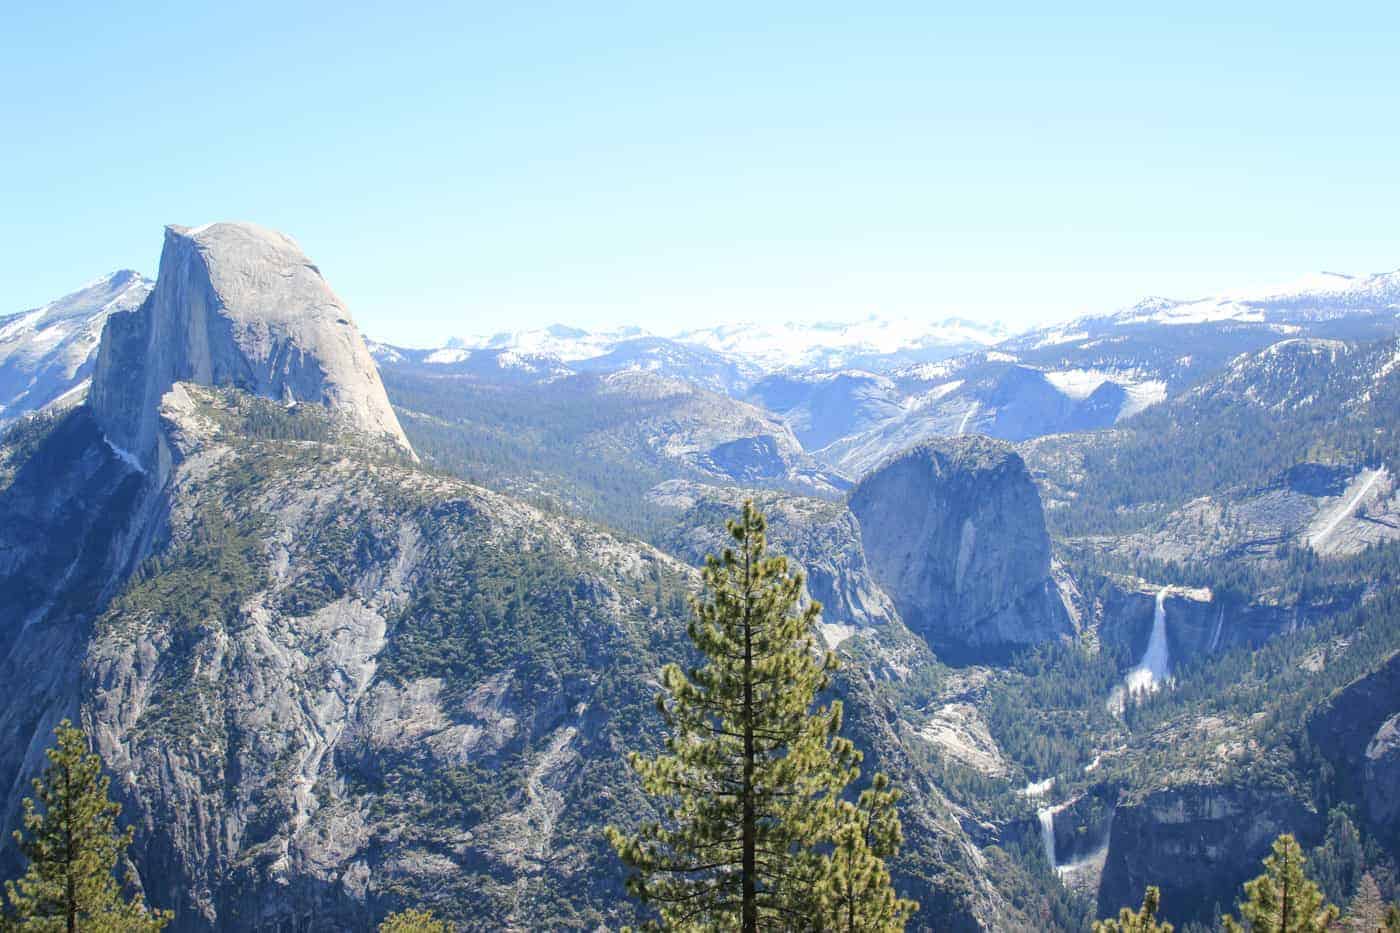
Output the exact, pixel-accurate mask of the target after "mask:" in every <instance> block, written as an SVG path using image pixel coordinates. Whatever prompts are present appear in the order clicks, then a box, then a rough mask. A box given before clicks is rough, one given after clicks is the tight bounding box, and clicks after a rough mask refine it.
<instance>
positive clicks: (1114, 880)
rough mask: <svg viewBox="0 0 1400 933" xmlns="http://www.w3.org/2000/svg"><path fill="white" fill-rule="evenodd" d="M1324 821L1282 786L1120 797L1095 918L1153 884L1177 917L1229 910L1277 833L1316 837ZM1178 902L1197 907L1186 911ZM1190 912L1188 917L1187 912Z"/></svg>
mask: <svg viewBox="0 0 1400 933" xmlns="http://www.w3.org/2000/svg"><path fill="white" fill-rule="evenodd" d="M1322 830H1323V819H1322V817H1321V816H1319V815H1318V814H1317V812H1316V811H1315V810H1313V809H1311V808H1310V807H1309V806H1308V805H1307V803H1306V802H1304V801H1301V800H1299V799H1298V798H1297V797H1295V796H1293V795H1291V794H1289V793H1287V792H1286V791H1283V790H1279V789H1275V788H1269V787H1256V786H1250V785H1235V786H1231V785H1217V784H1202V785H1191V784H1188V785H1181V786H1176V787H1169V788H1164V789H1161V790H1158V791H1155V792H1152V793H1149V794H1146V795H1144V796H1143V797H1142V798H1141V799H1139V800H1137V801H1134V802H1124V803H1120V804H1119V806H1118V808H1117V810H1116V811H1115V813H1114V816H1113V826H1112V830H1111V831H1110V833H1109V844H1108V852H1107V857H1106V860H1105V864H1104V868H1103V880H1102V881H1101V883H1100V885H1099V893H1098V910H1099V916H1101V917H1104V916H1113V915H1115V914H1117V913H1118V910H1119V908H1120V907H1129V906H1133V905H1135V904H1137V903H1138V902H1140V901H1141V900H1142V891H1143V889H1144V888H1145V887H1146V886H1147V885H1149V884H1154V885H1157V886H1158V887H1160V888H1161V891H1162V902H1163V904H1165V905H1168V910H1169V911H1170V912H1169V916H1171V917H1172V918H1173V919H1174V920H1177V921H1187V920H1198V921H1201V922H1207V921H1209V919H1210V906H1211V905H1212V904H1219V905H1221V906H1222V907H1224V908H1226V909H1228V908H1229V906H1230V905H1231V904H1232V903H1234V901H1235V899H1236V898H1237V897H1238V896H1239V892H1240V888H1241V885H1243V884H1244V882H1245V881H1247V880H1249V879H1250V878H1252V877H1254V876H1255V875H1257V874H1258V873H1259V862H1260V860H1261V859H1262V858H1263V857H1264V856H1265V855H1267V854H1268V852H1269V846H1270V845H1271V844H1272V843H1273V841H1274V839H1276V838H1277V837H1278V836H1279V834H1281V833H1294V834H1296V835H1297V836H1298V838H1299V840H1300V841H1301V842H1302V843H1303V844H1304V845H1305V846H1311V845H1316V844H1317V843H1318V842H1320V841H1321V836H1322ZM1185 905H1196V906H1197V910H1196V911H1194V912H1193V911H1191V910H1190V909H1189V907H1186V906H1185ZM1193 913H1194V916H1193V915H1192V914H1193Z"/></svg>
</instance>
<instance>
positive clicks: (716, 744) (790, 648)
mask: <svg viewBox="0 0 1400 933" xmlns="http://www.w3.org/2000/svg"><path fill="white" fill-rule="evenodd" d="M728 527H729V532H730V534H731V535H732V537H733V546H732V547H729V548H726V549H725V550H724V551H723V553H722V554H721V555H720V556H718V557H713V556H712V557H710V558H709V559H708V560H707V561H706V565H705V570H704V577H703V579H704V593H703V595H702V596H701V598H699V599H697V600H696V601H695V602H694V605H693V609H694V613H693V618H692V620H691V623H690V627H689V634H690V638H691V640H692V641H693V642H694V644H695V646H696V648H698V649H699V651H700V653H701V654H702V655H703V656H704V664H703V666H699V667H695V668H692V669H690V670H689V671H683V670H682V669H681V667H680V666H679V665H676V664H670V665H667V666H666V668H665V669H663V670H662V672H661V686H662V688H663V692H662V694H661V695H660V696H659V697H658V700H657V706H658V708H659V709H660V712H661V716H662V718H663V720H664V722H665V724H666V727H667V738H666V753H665V754H661V755H657V756H656V757H648V756H645V755H641V754H639V753H633V754H632V756H631V763H632V766H633V768H634V769H635V770H636V772H637V774H638V775H639V776H640V778H641V784H642V788H643V789H644V790H645V791H646V792H647V793H648V794H650V795H651V796H653V797H654V798H656V799H657V801H658V804H659V808H660V811H661V819H659V820H655V821H648V822H643V823H642V824H641V825H640V826H639V827H638V830H637V832H636V833H635V834H628V833H624V832H623V831H622V830H620V829H618V828H616V827H611V826H610V827H608V829H607V831H606V832H607V837H608V840H609V841H610V842H611V843H612V845H613V847H614V848H615V849H616V850H617V852H618V854H619V855H620V856H621V857H622V859H623V861H624V862H626V863H627V864H628V865H630V866H631V867H632V868H633V869H635V871H634V873H633V875H632V876H631V877H630V878H629V879H628V882H627V884H628V890H629V891H631V893H632V894H633V895H635V896H636V897H638V898H639V899H640V900H642V901H643V902H644V903H646V904H648V905H650V906H652V907H653V908H654V909H656V910H657V912H658V913H659V914H660V918H661V920H662V922H663V924H664V925H665V926H666V927H668V928H681V929H735V930H743V931H746V933H749V931H756V930H759V929H779V928H781V929H841V930H862V931H864V930H871V931H874V930H879V931H885V930H893V929H901V928H902V927H903V924H904V921H905V919H906V918H907V917H908V915H909V914H910V913H911V912H912V910H913V909H915V907H916V905H914V904H913V903H912V902H909V901H904V900H901V899H899V898H898V897H896V896H895V894H894V892H893V890H892V888H891V886H890V879H889V873H888V870H887V869H886V868H885V865H884V858H886V857H888V856H889V855H892V854H893V853H894V852H895V850H896V849H897V847H898V845H899V841H900V829H899V819H898V816H897V814H896V812H895V802H896V800H897V799H898V797H897V793H896V792H895V791H894V790H893V789H892V788H890V786H889V782H888V780H887V779H886V778H884V776H883V775H878V776H877V777H876V779H875V781H874V784H873V786H872V787H871V789H870V790H868V791H867V792H866V793H865V794H864V795H863V796H862V797H861V799H860V802H859V803H857V804H853V803H851V802H849V801H845V800H843V799H842V792H843V791H844V790H845V788H846V787H847V785H848V784H849V783H850V782H851V781H853V780H854V779H855V778H856V777H857V776H858V774H859V763H860V759H861V756H860V753H859V752H858V751H856V749H855V748H854V746H852V744H851V743H850V742H849V741H848V740H846V739H843V738H841V737H840V736H839V735H838V734H837V733H838V731H839V730H840V727H841V704H840V703H839V702H834V703H832V704H830V705H829V706H823V707H817V708H815V709H814V708H813V705H814V703H815V701H816V696H817V694H818V693H820V692H821V691H822V690H824V689H825V688H826V687H827V685H828V683H829V681H830V677H831V674H832V671H834V670H835V668H836V658H835V656H834V655H833V654H832V653H830V652H819V651H818V650H817V645H816V640H815V638H814V632H813V628H814V625H815V623H816V621H817V618H818V614H819V612H820V607H819V606H817V605H815V604H813V605H810V606H808V607H807V608H806V609H805V610H801V611H799V610H798V603H799V598H800V596H801V593H802V578H801V576H800V575H798V574H792V573H789V572H788V567H787V562H786V560H784V559H783V558H782V557H774V556H770V555H769V554H768V552H767V542H766V539H765V528H766V524H765V521H764V518H763V516H762V515H761V514H760V513H759V512H758V510H757V509H755V508H754V506H753V504H752V503H751V502H748V503H745V504H744V507H743V511H742V513H741V515H740V516H739V518H738V519H737V520H735V521H731V522H729V523H728Z"/></svg>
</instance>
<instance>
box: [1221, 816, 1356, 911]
mask: <svg viewBox="0 0 1400 933" xmlns="http://www.w3.org/2000/svg"><path fill="white" fill-rule="evenodd" d="M1273 848H1274V850H1273V854H1272V855H1270V856H1269V857H1267V858H1266V859H1264V874H1262V875H1260V876H1259V877H1258V878H1255V879H1254V880H1253V881H1249V882H1246V883H1245V886H1244V893H1245V901H1244V903H1242V904H1241V905H1240V916H1241V917H1242V918H1243V920H1244V924H1243V925H1241V924H1240V922H1239V921H1238V920H1236V919H1235V918H1234V917H1226V918H1225V930H1226V931H1227V933H1243V931H1245V930H1248V931H1249V933H1324V931H1326V930H1328V929H1329V928H1330V927H1331V925H1332V924H1333V923H1334V922H1335V921H1336V919H1337V913H1338V911H1337V908H1336V907H1333V906H1332V905H1331V904H1328V903H1327V899H1326V898H1325V897H1323V896H1322V891H1321V890H1319V889H1318V886H1317V885H1316V884H1314V883H1313V881H1312V880H1311V879H1310V878H1308V876H1307V873H1306V867H1307V866H1306V859H1304V857H1303V850H1302V848H1301V847H1300V846H1299V845H1298V840H1296V839H1294V838H1293V837H1292V836H1290V835H1288V834H1286V833H1285V834H1284V835H1282V836H1279V837H1278V838H1277V839H1275V840H1274V847H1273Z"/></svg>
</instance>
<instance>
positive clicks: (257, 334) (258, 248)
mask: <svg viewBox="0 0 1400 933" xmlns="http://www.w3.org/2000/svg"><path fill="white" fill-rule="evenodd" d="M181 381H188V382H193V383H197V384H200V385H210V386H222V385H229V386H234V387H236V388H239V389H241V390H243V391H245V392H249V393H251V394H253V395H260V396H263V397H265V398H271V399H275V400H277V401H280V402H285V403H287V404H293V403H296V402H314V403H317V404H322V405H325V406H327V407H328V408H330V409H331V410H332V411H334V412H336V413H337V414H338V415H339V416H340V417H341V418H343V419H344V421H345V422H346V423H347V424H348V425H350V426H352V427H353V428H355V429H358V430H360V431H363V432H365V433H367V434H370V435H375V436H383V437H387V438H388V439H389V440H391V441H392V442H393V443H395V444H398V445H399V446H401V447H402V448H404V449H405V450H411V448H410V447H409V443H408V440H407V439H406V438H405V437H404V434H403V430H402V429H401V428H400V427H399V422H398V419H397V418H396V417H395V415H394V412H393V409H391V408H390V407H389V399H388V396H386V395H385V393H384V386H383V385H382V384H381V383H380V381H379V373H378V370H376V369H375V366H374V360H373V359H372V358H371V357H370V355H369V351H368V350H367V349H366V348H365V344H364V341H363V340H362V339H361V338H360V334H359V331H358V330H357V329H356V328H355V325H354V323H353V322H352V321H351V319H350V313H349V311H347V310H346V308H345V305H344V304H343V303H341V301H340V299H339V298H337V297H336V296H335V293H334V292H332V291H331V289H330V286H329V285H327V284H326V281H325V279H323V278H322V277H321V272H320V270H319V269H317V268H316V266H314V265H312V263H311V261H310V260H309V259H307V258H306V256H305V255H304V254H303V253H302V251H301V249H300V248H299V247H298V246H297V244H296V243H295V242H294V241H293V240H292V239H291V238H290V237H288V236H286V235H284V234H281V233H277V232H275V231H272V230H267V229H264V228H262V227H258V226H256V225H254V224H247V223H216V224H208V225H205V226H202V227H196V228H193V229H186V228H184V227H176V226H170V227H166V229H165V247H164V249H163V250H162V252H161V258H160V274H159V277H158V278H157V281H156V287H155V290H154V291H153V292H152V293H151V294H150V296H149V297H148V298H147V299H146V300H145V301H144V302H143V303H142V305H141V306H140V308H139V309H137V310H135V311H132V312H128V313H124V314H115V315H113V316H112V317H111V318H109V319H108V321H107V325H106V328H105V329H104V332H103V339H102V345H101V348H100V350H99V351H98V355H97V364H96V367H95V370H94V373H93V384H92V391H91V395H90V400H91V402H90V403H91V406H92V410H93V412H94V414H95V415H96V417H97V421H98V423H99V424H100V425H101V427H102V430H103V432H104V433H105V435H106V437H107V439H108V440H109V441H111V442H112V443H113V444H115V445H116V446H117V447H119V448H122V449H124V450H126V451H128V452H130V453H131V454H132V455H133V456H134V457H136V458H137V460H139V461H140V462H141V463H142V464H144V465H146V466H148V467H149V466H154V465H157V464H159V465H161V466H162V468H164V467H166V466H168V464H165V463H164V458H162V456H161V451H160V440H159V432H158V425H157V412H158V410H159V408H160V402H161V397H162V396H163V395H164V394H165V393H166V392H167V391H169V390H170V387H171V386H172V385H174V384H175V383H176V382H181Z"/></svg>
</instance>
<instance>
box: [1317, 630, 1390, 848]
mask: <svg viewBox="0 0 1400 933" xmlns="http://www.w3.org/2000/svg"><path fill="white" fill-rule="evenodd" d="M1308 735H1309V738H1311V739H1312V741H1313V742H1314V743H1315V744H1316V745H1317V748H1318V750H1319V751H1320V752H1322V754H1323V755H1324V756H1325V757H1326V758H1327V759H1328V760H1329V761H1330V762H1331V763H1332V765H1333V767H1334V768H1335V769H1336V782H1337V785H1338V788H1337V789H1338V790H1339V791H1340V793H1341V794H1342V795H1343V796H1344V797H1345V798H1346V799H1348V800H1351V801H1353V802H1354V803H1356V804H1357V805H1358V809H1359V811H1360V813H1361V815H1362V817H1363V818H1364V819H1365V820H1366V821H1367V822H1368V823H1369V824H1370V826H1371V828H1372V829H1373V830H1374V831H1375V832H1377V833H1378V834H1379V835H1380V836H1381V838H1383V839H1386V840H1388V841H1390V842H1391V843H1400V652H1395V653H1392V654H1391V655H1390V656H1389V657H1388V658H1387V659H1386V660H1385V661H1384V662H1382V663H1381V665H1380V666H1379V667H1378V668H1376V670H1375V671H1373V672H1372V673H1370V674H1367V675H1366V676H1365V677H1360V678H1358V679H1357V680H1354V681H1352V682H1351V683H1350V684H1348V685H1347V686H1345V687H1343V688H1342V689H1341V690H1338V691H1337V692H1336V693H1334V694H1333V695H1332V696H1331V697H1329V698H1328V700H1327V702H1325V703H1324V704H1322V706H1321V707H1319V709H1318V710H1317V711H1316V712H1315V713H1314V714H1313V715H1312V717H1311V718H1310V719H1309V721H1308Z"/></svg>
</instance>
